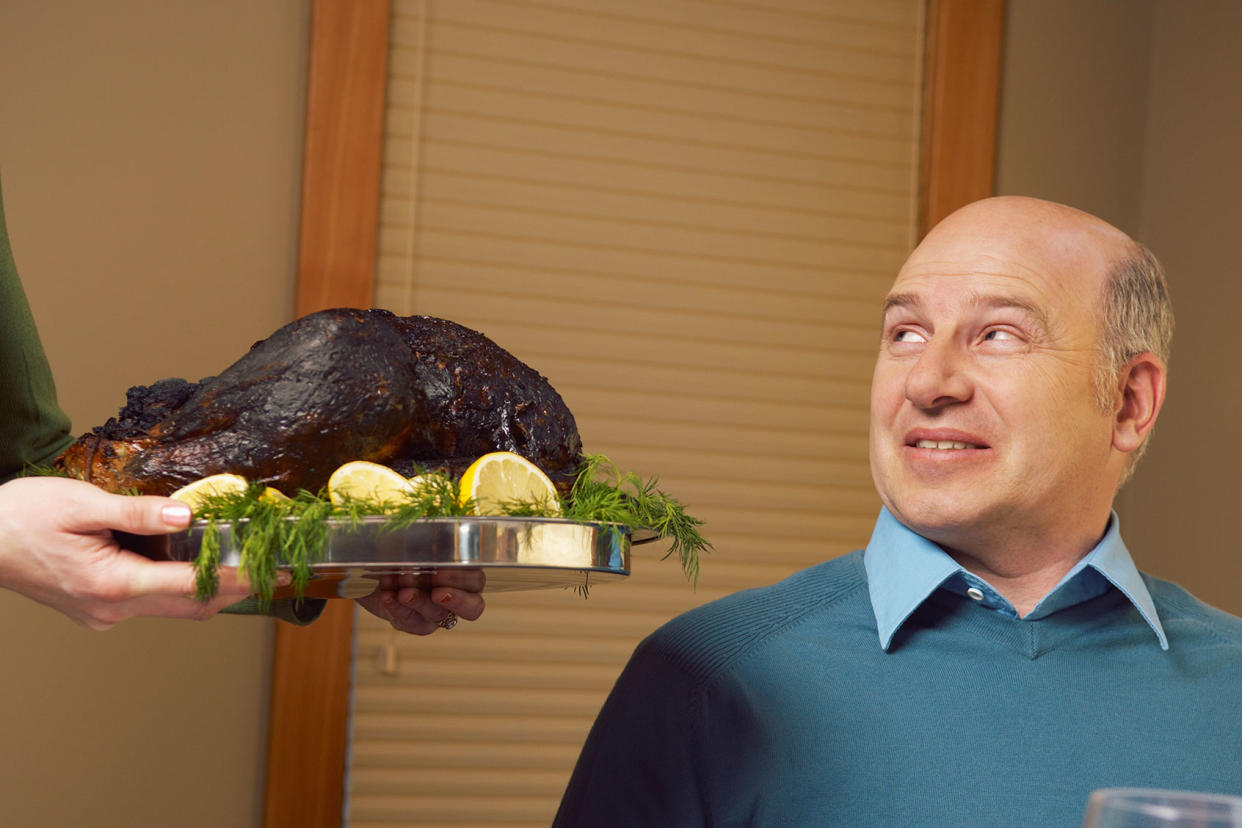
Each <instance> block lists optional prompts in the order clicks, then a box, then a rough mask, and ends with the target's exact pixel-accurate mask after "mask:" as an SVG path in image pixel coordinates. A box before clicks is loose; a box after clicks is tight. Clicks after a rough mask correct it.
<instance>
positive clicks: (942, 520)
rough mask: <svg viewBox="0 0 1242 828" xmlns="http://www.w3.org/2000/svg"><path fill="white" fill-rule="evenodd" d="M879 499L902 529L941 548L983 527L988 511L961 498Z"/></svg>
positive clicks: (959, 540) (953, 543)
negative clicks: (914, 533)
mask: <svg viewBox="0 0 1242 828" xmlns="http://www.w3.org/2000/svg"><path fill="white" fill-rule="evenodd" d="M881 499H882V500H883V501H884V505H885V506H886V507H888V510H889V511H890V512H891V513H892V514H893V517H895V518H897V520H899V521H900V522H901V523H902V525H904V526H905V527H906V528H908V529H910V530H911V531H913V532H916V533H918V534H920V535H922V536H923V537H925V538H927V539H928V540H931V541H934V542H935V543H937V544H940V545H941V546H953V545H955V544H956V543H960V542H961V539H962V538H963V536H965V535H969V534H971V533H972V532H974V531H977V530H978V529H979V528H980V527H981V526H983V525H986V523H987V522H988V521H987V518H988V516H989V512H990V511H991V510H988V509H984V508H982V507H980V506H979V505H977V504H972V503H970V502H969V501H964V500H963V499H961V498H953V497H944V496H940V497H928V496H923V497H918V498H901V499H893V498H881Z"/></svg>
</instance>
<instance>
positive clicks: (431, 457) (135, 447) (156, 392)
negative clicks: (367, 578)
mask: <svg viewBox="0 0 1242 828" xmlns="http://www.w3.org/2000/svg"><path fill="white" fill-rule="evenodd" d="M127 397H128V398H127V404H126V406H125V408H123V409H122V410H121V412H120V413H119V414H118V416H117V417H115V418H113V419H111V420H109V421H108V423H107V424H105V425H104V426H101V427H99V428H96V429H94V430H93V431H92V432H91V433H89V434H85V435H83V436H82V437H81V438H79V440H78V441H77V442H76V443H75V444H74V445H72V446H70V447H69V449H68V450H66V451H65V453H64V454H63V455H62V456H61V457H60V459H59V460H58V461H57V465H58V466H59V467H60V468H61V469H63V470H64V471H65V472H67V473H68V474H70V475H72V476H74V477H78V478H81V479H83V480H88V481H90V482H92V483H95V484H96V485H99V486H101V487H103V488H105V489H109V490H111V491H130V490H133V491H138V492H140V493H144V494H168V493H170V492H173V491H175V490H176V489H178V488H180V487H181V486H183V485H185V484H186V483H189V482H191V481H194V480H197V479H199V478H201V477H205V476H207V475H210V474H217V473H220V472H232V473H235V474H240V475H242V476H243V477H245V478H247V479H248V480H252V481H262V482H264V483H266V484H267V485H269V486H274V487H275V488H277V489H280V490H281V491H284V492H287V493H290V494H292V493H294V492H296V491H298V490H299V489H306V490H308V491H312V492H317V491H319V490H320V489H322V488H323V487H324V486H325V485H326V484H327V481H328V477H329V475H331V473H332V472H333V471H334V470H335V469H336V468H337V467H338V466H340V465H341V464H342V463H345V462H348V461H350V460H371V461H373V462H377V463H385V464H387V465H390V466H393V467H394V468H397V469H398V470H400V471H403V472H406V473H410V472H412V471H413V469H414V468H415V467H420V468H440V469H444V470H447V471H452V472H460V471H461V470H462V469H464V467H465V465H467V464H468V463H470V462H471V461H473V460H474V459H475V458H476V457H478V456H479V455H481V454H486V453H487V452H489V451H499V450H505V451H514V452H517V453H519V454H522V455H523V456H525V457H527V458H529V459H530V460H531V461H532V462H534V463H535V464H536V465H538V466H539V467H540V468H542V469H544V471H545V472H547V473H548V475H549V476H550V477H551V478H552V479H553V480H554V481H556V482H557V483H558V484H559V485H562V486H564V485H567V484H568V482H569V481H570V480H572V476H573V474H574V471H575V470H576V468H577V465H578V462H579V460H580V456H581V449H582V444H581V440H580V439H579V437H578V431H577V427H576V425H575V423H574V419H573V415H572V414H571V413H570V412H569V410H568V408H566V406H565V403H564V401H563V400H562V399H561V397H560V395H559V394H557V393H556V391H555V390H553V389H552V387H551V386H550V385H549V384H548V382H547V380H545V379H544V378H543V377H541V376H540V375H539V374H538V373H537V372H535V371H534V370H532V369H531V368H529V367H528V366H526V365H525V364H524V363H522V362H520V361H519V360H518V359H516V358H515V357H514V356H512V355H511V354H509V353H508V352H507V351H505V350H504V349H502V348H500V347H499V346H498V345H496V344H495V343H494V342H492V341H491V340H490V339H488V338H487V337H485V336H483V335H482V334H479V333H477V332H475V331H472V330H470V329H469V328H465V327H463V326H461V325H457V324H455V323H453V322H447V321H445V320H441V319H433V318H431V317H398V316H395V315H394V314H392V313H390V312H388V311H384V310H354V309H337V310H330V311H321V312H319V313H315V314H311V315H310V316H306V317H303V318H302V319H299V320H297V321H295V322H293V323H290V324H289V325H286V326H285V327H283V328H281V329H280V330H278V331H276V333H274V334H272V336H270V337H268V338H267V339H265V340H263V341H261V342H259V343H257V344H256V345H255V346H254V347H252V348H251V349H250V351H249V352H248V353H247V354H246V355H245V356H244V357H242V358H241V359H240V360H238V361H237V362H236V363H234V364H233V365H232V366H230V367H229V368H227V369H226V370H225V371H224V372H223V373H221V374H220V375H219V376H217V377H210V378H207V379H204V380H202V381H201V382H198V383H187V382H185V381H183V380H163V381H161V382H158V383H155V384H154V385H152V386H147V387H138V388H133V389H130V391H129V394H128V395H127Z"/></svg>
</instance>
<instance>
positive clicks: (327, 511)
mask: <svg viewBox="0 0 1242 828" xmlns="http://www.w3.org/2000/svg"><path fill="white" fill-rule="evenodd" d="M459 485H460V483H459V481H457V480H454V479H452V478H450V477H448V476H446V475H439V474H429V475H425V476H424V477H423V478H422V480H421V485H420V486H419V487H418V488H417V490H416V492H415V493H414V494H412V495H410V496H409V497H408V498H406V499H404V500H401V501H398V502H394V503H385V504H376V503H374V502H372V501H369V500H364V499H357V498H344V499H340V502H338V503H333V502H332V500H331V499H330V498H329V497H328V496H327V494H326V492H318V493H315V492H307V491H301V492H298V493H297V495H295V496H294V497H292V498H273V497H270V496H268V495H267V494H265V492H266V491H267V490H266V487H265V486H264V485H262V484H260V483H254V484H251V485H250V486H249V487H248V488H247V490H246V491H245V493H240V494H236V493H235V494H224V495H212V496H209V497H206V498H204V499H203V502H202V503H201V504H199V506H198V508H197V509H196V510H195V518H196V519H197V520H204V521H206V527H205V530H204V532H203V538H202V548H201V550H200V552H199V555H198V558H197V559H196V560H195V562H194V565H195V572H196V587H197V591H196V597H198V598H200V599H206V598H209V597H211V596H212V595H214V594H215V592H216V590H217V589H218V587H219V567H220V555H221V551H220V550H221V545H222V536H223V527H224V526H225V525H228V526H229V527H230V532H231V533H232V534H231V542H232V544H233V546H234V548H236V549H238V550H239V564H240V568H241V570H242V571H243V572H244V573H245V575H246V576H247V577H248V578H249V579H250V583H251V586H252V587H253V589H254V590H255V594H256V595H257V596H258V597H259V599H260V604H261V605H266V604H268V603H269V602H270V601H271V599H272V597H273V594H274V584H275V581H276V571H277V569H278V568H281V567H286V568H288V569H290V570H291V573H292V576H293V583H292V587H293V591H294V594H296V595H302V594H303V593H304V591H305V589H306V585H307V583H308V582H309V580H310V575H311V569H312V566H313V565H314V564H315V563H316V562H317V561H319V560H322V559H323V557H324V554H325V550H326V549H327V544H328V539H329V537H330V534H331V531H332V526H333V525H334V524H336V525H340V524H344V526H346V527H353V528H355V529H356V528H358V527H360V526H362V524H363V523H364V522H365V521H366V520H367V519H368V518H374V517H376V516H377V515H378V516H382V517H383V518H384V529H385V530H386V531H390V530H398V529H402V528H405V527H408V526H410V525H411V524H413V523H415V522H417V521H419V520H424V519H429V518H439V517H464V516H468V515H471V514H472V513H473V511H474V503H473V502H472V501H470V500H467V501H465V502H462V501H461V500H460V499H459V497H460V491H459ZM500 508H501V511H502V512H503V513H504V514H505V515H508V516H514V517H554V516H559V517H561V518H565V519H568V520H574V521H579V522H583V523H594V524H600V525H603V526H604V527H606V531H612V532H623V531H625V530H627V529H628V530H629V531H630V532H634V531H635V530H648V531H651V532H653V533H654V534H655V535H656V537H657V538H659V539H665V540H670V541H671V545H670V547H669V550H668V552H667V553H666V554H665V555H664V557H665V558H668V557H670V556H673V555H676V556H677V558H678V560H679V561H680V563H681V567H682V570H683V571H684V572H685V574H686V577H687V579H688V580H690V581H691V582H692V583H696V584H697V582H698V575H699V557H700V555H702V554H705V553H709V552H711V551H712V546H711V544H710V543H708V542H707V540H706V539H704V537H703V536H702V534H701V532H700V531H699V527H700V526H702V525H703V522H702V521H701V520H699V519H697V518H694V517H691V516H690V515H689V514H687V513H686V510H685V507H684V506H682V504H681V503H680V502H679V501H678V500H677V499H676V498H673V497H671V496H669V495H668V494H665V493H664V492H663V491H661V490H660V489H659V487H658V483H657V481H656V480H654V479H653V480H643V479H642V478H640V477H639V476H638V475H636V474H633V473H632V472H624V473H623V472H621V471H620V470H619V469H618V468H617V467H616V465H615V464H614V463H613V462H612V461H610V460H609V459H608V458H607V457H604V456H603V455H598V454H592V455H586V456H585V457H584V458H583V463H582V465H581V466H580V468H579V470H578V474H577V476H576V477H575V480H574V482H573V485H572V487H571V489H570V492H569V495H568V496H567V497H564V498H562V499H561V500H560V502H559V503H546V502H530V501H508V502H505V503H502V504H500ZM579 592H580V593H581V594H582V595H583V596H586V594H587V593H588V589H587V587H586V586H585V585H584V586H583V587H582V588H581V589H580V590H579Z"/></svg>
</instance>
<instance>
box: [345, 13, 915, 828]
mask: <svg viewBox="0 0 1242 828" xmlns="http://www.w3.org/2000/svg"><path fill="white" fill-rule="evenodd" d="M393 13H394V16H393V21H392V44H391V46H392V48H391V57H390V61H391V65H390V77H389V87H388V94H389V109H388V114H387V143H386V153H385V167H384V174H383V202H382V207H381V223H382V228H381V238H380V251H379V253H380V257H379V265H378V273H377V283H376V304H377V305H379V306H383V307H388V308H391V309H393V310H395V311H398V312H401V313H423V314H431V315H435V316H442V317H446V318H449V319H453V320H455V321H458V322H461V323H462V324H465V325H467V326H470V327H473V328H476V329H478V330H481V331H483V332H484V333H486V334H487V335H488V336H490V337H491V338H492V339H494V340H496V341H497V342H498V343H500V344H501V345H502V346H504V347H505V348H507V349H509V350H510V351H512V352H513V353H514V354H516V355H517V356H518V357H519V358H521V359H522V360H524V361H526V362H527V363H529V364H531V365H533V366H534V367H535V368H537V369H538V370H539V371H540V372H542V373H543V374H544V375H545V376H547V377H548V378H549V380H550V381H551V382H552V384H553V385H554V386H555V387H556V388H557V389H558V390H559V391H560V392H561V394H562V395H563V396H564V398H565V400H566V402H567V403H568V404H569V407H570V409H571V410H572V411H573V412H574V414H575V416H576V418H577V420H578V424H579V427H580V430H581V432H582V435H583V439H584V443H585V446H586V449H587V450H588V451H590V452H595V453H603V454H606V455H608V456H609V457H611V458H612V459H613V460H614V461H616V462H617V464H618V465H619V466H621V467H622V468H624V469H630V470H633V471H636V472H638V473H639V474H641V475H643V476H644V477H649V476H658V477H659V479H660V481H661V484H662V487H663V488H664V489H665V490H667V491H669V492H670V493H672V494H674V495H676V496H677V497H678V498H680V499H681V500H682V501H683V502H685V503H686V504H687V505H688V506H689V508H690V510H691V512H692V513H694V514H696V515H697V516H699V517H701V518H703V519H704V520H706V522H707V525H706V533H707V534H708V536H709V537H710V539H711V540H712V541H713V542H714V544H715V547H716V551H715V554H713V555H712V556H710V558H708V559H707V560H705V561H704V563H703V570H702V576H701V578H700V581H699V584H698V588H697V590H696V589H692V588H691V586H690V585H689V584H687V583H686V581H685V579H684V578H683V576H682V575H681V573H680V570H679V568H678V566H677V564H676V563H675V562H674V561H672V560H661V559H660V558H661V555H662V554H663V552H664V549H665V548H664V547H659V546H657V545H648V546H641V547H638V548H636V550H635V556H634V557H635V562H634V574H633V575H632V576H631V577H630V578H629V579H628V580H627V581H625V582H622V583H615V584H609V585H601V586H597V587H595V588H594V589H593V590H592V591H591V594H590V597H589V598H588V599H586V600H584V599H582V598H581V597H579V596H578V595H576V594H575V593H573V592H572V591H561V590H554V591H548V592H519V593H495V594H493V595H492V596H490V597H489V599H488V608H487V612H486V613H485V615H484V616H483V618H482V619H481V620H479V621H478V622H476V623H473V624H464V623H463V624H462V625H460V626H459V627H458V628H457V629H456V630H454V631H452V632H451V633H443V632H442V633H437V634H435V635H433V636H430V637H429V638H414V637H407V636H402V637H398V636H396V635H395V634H392V633H391V632H389V631H387V630H386V629H385V628H384V627H383V626H382V625H381V624H380V623H378V622H377V621H375V619H373V618H371V617H370V616H368V615H366V614H360V615H359V618H358V632H357V651H356V664H355V683H354V707H353V711H352V729H351V743H350V751H351V763H350V771H349V781H348V788H347V790H348V801H347V805H346V811H347V818H348V824H349V825H350V826H353V828H363V827H364V826H393V825H445V826H448V825H453V826H468V825H480V826H481V825H505V826H527V825H529V826H546V825H548V823H549V822H550V820H551V818H552V815H553V813H554V812H555V809H556V805H557V803H558V801H559V797H560V795H561V792H562V790H563V788H564V786H565V783H566V781H567V779H568V775H569V772H570V770H571V768H572V766H573V763H574V761H575V759H576V757H577V754H578V751H579V748H580V745H581V743H582V741H583V739H584V737H585V735H586V732H587V729H588V728H589V727H590V724H591V722H592V720H593V718H594V715H595V713H596V711H597V710H598V709H599V706H600V704H601V703H602V702H603V700H604V697H605V695H606V694H607V692H608V690H609V689H610V687H611V685H612V682H613V680H614V679H615V677H616V675H617V673H618V672H619V671H620V669H621V667H622V666H623V664H624V662H625V660H626V658H627V657H628V655H629V653H630V652H631V650H632V649H633V647H634V645H635V644H636V643H637V642H638V641H639V640H640V639H641V638H642V637H643V636H644V635H646V634H647V633H649V632H651V631H652V630H653V629H655V628H656V627H657V626H659V625H660V624H661V623H662V622H664V621H665V620H666V619H668V618H670V617H671V616H673V615H675V614H677V613H679V612H682V611H683V610H686V609H688V608H690V607H692V606H694V605H697V604H699V603H701V602H704V601H708V600H711V599H714V598H717V597H720V596H722V595H725V594H727V593H730V592H734V591H736V590H739V589H743V588H746V587H750V586H755V585H760V584H767V583H771V582H773V581H775V580H778V579H780V578H782V577H784V576H786V575H788V574H789V573H791V572H793V571H794V570H796V569H799V568H802V567H805V566H808V565H811V564H814V563H817V562H819V561H822V560H824V559H826V558H829V557H832V556H836V555H840V554H842V553H845V552H847V551H849V550H851V549H855V548H858V547H859V546H861V545H863V544H864V543H865V542H866V540H867V538H868V536H869V533H870V528H871V523H872V521H873V520H874V518H875V514H876V512H877V510H878V507H879V502H878V499H877V498H876V496H875V494H874V492H873V490H872V486H871V478H870V473H869V471H868V466H867V442H866V437H867V401H868V385H869V380H870V375H871V366H872V363H873V359H874V354H875V350H876V346H877V341H878V340H877V337H878V328H877V325H878V315H879V303H880V300H881V298H882V297H883V295H884V293H885V291H886V290H887V288H888V285H889V283H890V282H891V279H892V277H893V275H894V274H895V272H896V270H897V268H898V267H899V265H900V263H901V261H902V260H903V259H904V257H905V255H906V254H907V253H908V251H909V249H910V248H911V246H912V242H913V236H914V227H915V195H916V172H917V136H918V130H919V98H920V65H921V50H922V28H921V27H922V14H923V9H922V4H921V3H920V2H917V1H916V0H869V2H866V3H858V2H855V1H854V0H771V1H770V2H768V1H767V0H749V1H748V2H742V1H741V0H739V1H737V2H725V0H720V1H719V2H706V1H705V0H626V2H617V1H616V0H545V1H544V2H523V0H438V1H437V0H425V1H424V2H420V1H419V0H398V2H396V3H394V8H393ZM394 656H395V658H394Z"/></svg>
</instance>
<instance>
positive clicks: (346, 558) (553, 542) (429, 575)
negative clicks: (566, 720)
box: [124, 515, 656, 598]
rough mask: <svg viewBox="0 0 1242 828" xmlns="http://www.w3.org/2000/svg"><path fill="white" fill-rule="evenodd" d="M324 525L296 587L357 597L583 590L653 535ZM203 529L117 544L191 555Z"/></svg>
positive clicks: (547, 521)
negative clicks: (320, 542)
mask: <svg viewBox="0 0 1242 828" xmlns="http://www.w3.org/2000/svg"><path fill="white" fill-rule="evenodd" d="M328 525H329V531H328V540H327V544H326V548H325V549H324V550H323V554H322V556H321V558H320V560H319V561H318V562H317V563H314V564H312V565H311V567H310V569H311V580H310V582H309V583H308V584H307V586H306V588H305V590H303V591H302V593H301V594H302V595H303V596H306V597H315V598H358V597H362V596H365V595H369V594H371V593H372V592H374V591H375V589H376V587H377V586H379V585H380V583H381V582H383V583H385V584H386V585H387V584H391V583H398V584H400V585H402V586H407V585H408V586H419V587H422V588H428V587H431V586H437V585H456V586H462V587H466V588H469V589H471V590H474V591H487V592H499V591H514V590H529V589H547V588H550V587H577V588H587V587H590V586H593V585H595V584H599V583H605V582H608V581H615V580H619V579H621V578H624V577H626V576H628V575H629V574H630V547H631V546H632V545H633V544H636V543H645V542H647V541H651V540H655V537H656V536H655V534H654V533H653V532H650V531H647V530H641V529H640V530H637V531H631V530H630V529H629V528H628V527H624V526H617V525H615V524H607V523H579V522H577V521H570V520H560V519H555V518H526V517H462V518H427V519H424V520H419V521H417V522H415V523H413V524H410V525H408V526H404V527H401V528H393V527H392V526H391V525H389V522H388V520H387V519H386V518H385V517H383V516H382V515H377V516H372V517H366V518H363V519H362V520H361V521H360V522H353V521H349V520H330V521H328ZM218 527H219V529H220V565H221V566H238V565H239V563H240V552H241V550H240V548H239V547H238V546H237V545H235V544H234V533H233V527H232V525H231V524H229V523H227V522H223V523H220V524H218ZM206 529H207V523H206V521H197V522H195V523H194V524H192V525H191V526H190V528H189V529H188V530H186V531H184V532H178V533H175V534H172V535H155V536H149V537H140V536H127V537H126V538H125V539H124V545H126V548H129V549H133V550H134V551H135V552H139V553H140V554H143V555H145V556H146V557H149V558H154V559H156V560H173V561H193V560H195V559H196V558H197V557H198V554H199V549H200V548H201V546H202V541H203V534H204V532H205V531H206ZM394 579H395V580H394ZM293 594H294V593H293V588H292V587H284V588H278V589H277V591H276V597H278V598H279V597H287V596H292V595H293Z"/></svg>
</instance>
